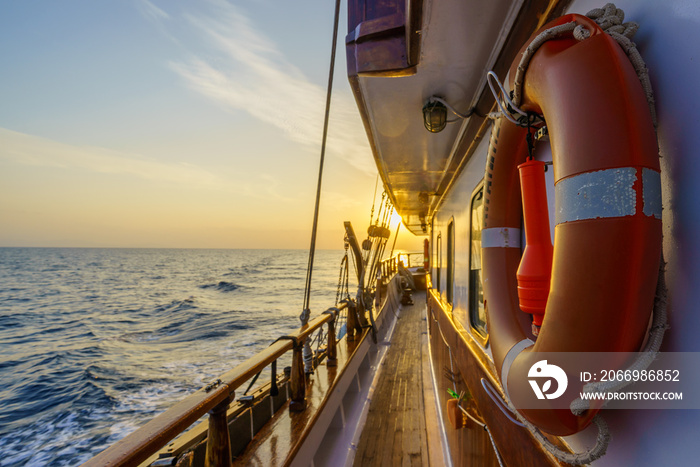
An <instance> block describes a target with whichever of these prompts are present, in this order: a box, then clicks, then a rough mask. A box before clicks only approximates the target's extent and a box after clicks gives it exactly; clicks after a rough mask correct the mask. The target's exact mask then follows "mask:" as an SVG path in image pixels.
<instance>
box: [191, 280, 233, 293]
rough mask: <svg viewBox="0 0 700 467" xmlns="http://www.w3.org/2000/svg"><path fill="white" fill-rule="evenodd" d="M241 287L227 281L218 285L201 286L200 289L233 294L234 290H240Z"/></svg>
mask: <svg viewBox="0 0 700 467" xmlns="http://www.w3.org/2000/svg"><path fill="white" fill-rule="evenodd" d="M241 287H242V286H241V285H238V284H234V283H233V282H226V281H219V283H218V284H204V285H200V286H199V288H200V289H216V290H218V291H220V292H233V291H234V290H238V289H240V288H241Z"/></svg>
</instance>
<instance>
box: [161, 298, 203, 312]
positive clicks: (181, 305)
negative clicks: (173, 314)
mask: <svg viewBox="0 0 700 467" xmlns="http://www.w3.org/2000/svg"><path fill="white" fill-rule="evenodd" d="M194 302H195V297H194V296H190V297H188V298H186V299H184V300H173V301H172V302H170V303H168V304H167V305H161V306H159V307H156V310H155V311H156V312H163V311H183V310H191V309H194V308H197V305H195V304H194Z"/></svg>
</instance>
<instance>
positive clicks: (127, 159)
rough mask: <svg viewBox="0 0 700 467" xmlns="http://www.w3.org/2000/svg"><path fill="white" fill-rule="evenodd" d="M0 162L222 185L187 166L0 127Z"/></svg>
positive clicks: (196, 169) (147, 178) (210, 176)
mask: <svg viewBox="0 0 700 467" xmlns="http://www.w3.org/2000/svg"><path fill="white" fill-rule="evenodd" d="M0 159H6V160H12V161H14V162H15V163H20V164H25V165H34V166H42V167H59V168H70V169H76V168H78V169H84V170H89V171H91V172H97V173H113V174H126V175H132V176H135V177H138V178H142V179H145V180H159V181H167V182H173V183H182V184H187V185H190V186H191V185H201V186H207V187H210V188H221V187H224V186H226V184H225V183H224V181H223V180H222V179H221V178H220V177H218V176H217V175H215V174H213V173H211V172H208V171H206V170H204V169H202V168H200V167H196V166H194V165H192V164H187V163H164V162H157V161H153V160H148V159H146V158H143V157H140V156H139V155H136V154H127V153H123V152H119V151H114V150H111V149H105V148H98V147H89V146H74V145H70V144H65V143H60V142H57V141H53V140H50V139H46V138H40V137H38V136H33V135H28V134H25V133H19V132H16V131H12V130H8V129H5V128H0Z"/></svg>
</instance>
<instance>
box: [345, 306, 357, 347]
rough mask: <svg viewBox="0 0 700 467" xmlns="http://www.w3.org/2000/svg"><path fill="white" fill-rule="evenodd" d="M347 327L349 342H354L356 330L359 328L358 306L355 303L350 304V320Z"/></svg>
mask: <svg viewBox="0 0 700 467" xmlns="http://www.w3.org/2000/svg"><path fill="white" fill-rule="evenodd" d="M345 327H346V332H347V336H348V337H347V340H348V342H353V341H354V340H355V329H356V328H358V327H359V323H358V322H357V305H355V303H354V302H350V301H349V302H348V320H347V322H346V325H345Z"/></svg>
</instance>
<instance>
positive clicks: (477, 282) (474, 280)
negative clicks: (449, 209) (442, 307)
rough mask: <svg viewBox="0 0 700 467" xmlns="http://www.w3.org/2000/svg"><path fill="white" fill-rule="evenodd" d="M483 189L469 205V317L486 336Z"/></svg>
mask: <svg viewBox="0 0 700 467" xmlns="http://www.w3.org/2000/svg"><path fill="white" fill-rule="evenodd" d="M483 205H484V187H483V186H481V187H480V188H479V189H478V190H477V191H476V193H474V196H473V197H472V203H471V230H470V239H469V240H470V242H469V243H470V245H471V246H470V252H469V256H470V258H469V316H470V321H471V324H472V327H474V329H476V331H477V332H479V334H482V335H486V312H485V310H484V288H483V283H482V278H481V229H482V227H483V212H484V210H483Z"/></svg>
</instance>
